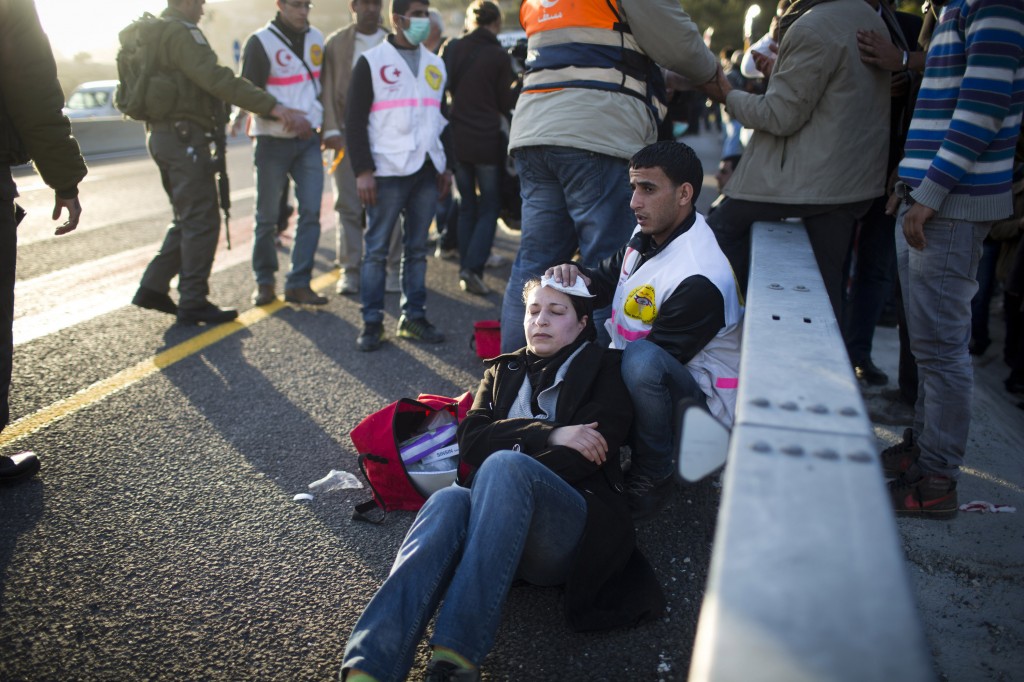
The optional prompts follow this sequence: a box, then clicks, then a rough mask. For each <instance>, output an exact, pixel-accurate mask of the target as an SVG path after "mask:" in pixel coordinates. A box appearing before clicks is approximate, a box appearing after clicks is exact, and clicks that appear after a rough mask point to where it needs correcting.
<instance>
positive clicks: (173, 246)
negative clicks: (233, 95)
mask: <svg viewBox="0 0 1024 682" xmlns="http://www.w3.org/2000/svg"><path fill="white" fill-rule="evenodd" d="M146 147H147V148H148V149H149V155H150V156H151V157H152V158H153V161H155V162H156V167H157V170H159V171H160V183H161V184H162V185H163V188H164V192H165V193H166V194H167V201H168V202H170V204H171V222H170V223H169V224H168V225H167V232H166V233H165V234H164V240H163V242H162V243H161V244H160V249H159V250H158V251H157V253H156V255H155V256H154V257H153V259H152V260H151V261H150V262H149V264H148V265H147V266H146V269H145V270H144V271H143V273H142V278H141V280H139V286H140V287H142V288H143V289H148V290H150V291H154V292H157V293H159V294H166V293H167V291H168V290H169V289H170V287H171V280H172V279H174V278H175V277H176V276H177V275H178V273H179V272H181V228H182V224H181V217H180V216H179V215H178V209H177V207H176V206H175V203H174V187H173V186H172V184H171V174H170V167H169V164H168V162H166V161H164V160H163V159H170V158H174V157H176V156H177V155H178V152H177V151H176V150H177V148H178V147H180V143H179V142H178V141H177V139H176V137H175V135H174V133H170V132H150V133H149V134H148V135H147V136H146ZM178 175H179V174H175V176H176V177H177V176H178Z"/></svg>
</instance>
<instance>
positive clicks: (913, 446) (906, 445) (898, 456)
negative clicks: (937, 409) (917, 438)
mask: <svg viewBox="0 0 1024 682" xmlns="http://www.w3.org/2000/svg"><path fill="white" fill-rule="evenodd" d="M920 456H921V449H920V448H918V447H917V443H915V442H914V431H913V429H905V430H904V431H903V440H902V441H900V442H899V443H896V445H890V446H889V447H887V448H886V449H885V450H882V454H881V455H880V456H879V459H881V461H882V471H883V472H884V473H885V477H886V478H896V477H897V476H899V475H901V474H904V473H906V471H907V470H908V469H909V468H910V465H912V464H913V463H914V462H916V461H917V458H918V457H920Z"/></svg>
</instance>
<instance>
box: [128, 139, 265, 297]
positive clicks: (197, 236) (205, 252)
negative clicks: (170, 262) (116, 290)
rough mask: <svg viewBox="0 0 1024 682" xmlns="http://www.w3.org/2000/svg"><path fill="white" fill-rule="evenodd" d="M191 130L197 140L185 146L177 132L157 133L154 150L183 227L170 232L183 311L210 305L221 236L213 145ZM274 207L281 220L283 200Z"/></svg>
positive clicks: (178, 219) (144, 284) (176, 219)
mask: <svg viewBox="0 0 1024 682" xmlns="http://www.w3.org/2000/svg"><path fill="white" fill-rule="evenodd" d="M190 129H191V133H190V134H191V138H190V140H189V141H188V143H185V144H183V143H181V142H180V141H177V140H176V139H174V137H175V136H174V134H173V133H160V134H159V135H160V137H159V138H158V137H157V133H154V134H153V135H152V137H151V141H152V142H153V144H154V150H156V151H157V153H158V161H157V162H158V164H159V165H160V166H161V170H164V171H166V173H167V178H168V185H169V186H170V188H171V205H172V206H173V208H174V216H175V222H176V223H177V225H178V227H179V228H180V234H179V235H176V236H175V237H174V238H172V237H171V235H170V231H168V233H169V234H168V239H169V240H170V241H172V242H173V241H175V240H180V241H179V244H180V247H181V248H180V252H181V255H180V263H181V268H180V273H179V275H178V292H179V294H180V298H179V303H178V305H179V308H183V309H189V308H192V309H195V308H201V307H203V306H205V305H207V296H208V294H209V292H210V288H209V279H210V271H211V270H212V269H213V257H214V254H215V253H216V251H217V239H218V237H219V236H220V212H219V210H218V204H217V183H216V179H215V177H214V172H213V166H212V164H211V163H210V147H209V141H208V140H207V139H206V134H205V133H204V132H203V131H202V130H200V129H199V127H198V126H195V125H192V126H190ZM189 147H191V149H192V152H191V153H189V151H188V149H189ZM273 204H274V207H275V208H274V213H275V215H276V206H277V196H275V197H274V200H273ZM274 222H276V219H275V220H274ZM272 225H273V223H272ZM165 245H166V240H165ZM162 253H163V248H162V249H161V254H162ZM161 254H158V256H157V258H160V255H161ZM155 260H156V259H154V261H155ZM151 265H152V264H151ZM148 275H149V269H148V268H147V273H146V275H143V281H142V285H143V286H146V287H147V288H153V287H150V286H149V285H148V284H147V281H148V280H147V276H148ZM163 275H166V270H165V271H164V272H163V273H161V276H163ZM156 290H157V291H160V289H156Z"/></svg>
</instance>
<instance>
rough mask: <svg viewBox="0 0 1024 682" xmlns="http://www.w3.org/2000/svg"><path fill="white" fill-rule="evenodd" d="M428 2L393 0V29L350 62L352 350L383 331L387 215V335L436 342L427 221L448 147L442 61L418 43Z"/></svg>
mask: <svg viewBox="0 0 1024 682" xmlns="http://www.w3.org/2000/svg"><path fill="white" fill-rule="evenodd" d="M429 9H430V5H429V3H427V2H424V1H421V0H393V1H392V3H391V25H392V26H393V27H394V31H395V32H394V33H393V34H392V35H389V36H388V37H387V40H386V41H385V42H383V43H381V44H380V45H378V46H377V47H375V48H373V49H370V50H367V51H366V52H364V53H363V55H362V56H361V57H360V58H359V61H358V62H357V63H356V66H355V70H354V71H353V73H352V82H351V85H350V87H349V95H348V101H349V104H348V109H347V111H346V113H345V128H346V130H347V131H348V148H349V154H350V155H351V157H352V169H353V171H354V172H355V174H356V188H357V191H358V194H359V200H360V201H361V202H362V204H363V205H364V206H365V207H366V221H367V227H366V234H365V237H364V243H365V254H364V256H363V264H362V267H361V270H360V283H359V294H360V303H361V304H362V316H363V331H362V333H361V334H360V335H359V339H358V342H357V345H358V347H359V350H361V351H375V350H377V349H378V348H380V344H381V340H382V339H383V337H384V280H385V273H384V263H385V260H386V258H387V250H388V242H389V239H390V237H391V231H392V229H394V225H395V220H396V219H397V218H398V216H399V215H400V214H401V215H403V216H404V224H403V252H402V301H401V307H402V316H401V318H400V319H399V321H398V330H397V335H398V336H400V337H403V338H407V339H413V340H416V341H422V342H425V343H441V342H442V341H444V334H442V333H441V332H439V331H438V330H437V329H436V328H435V327H434V325H432V324H431V323H430V322H428V321H427V316H426V299H427V287H426V274H427V231H428V230H429V228H430V223H431V221H432V220H433V218H434V212H435V210H436V208H437V199H438V197H443V196H445V195H446V194H447V193H448V191H449V189H450V188H451V182H452V172H451V170H450V169H449V168H448V167H447V160H448V159H449V158H450V156H451V155H450V154H448V153H447V150H446V149H445V147H446V142H445V141H442V132H443V131H444V130H445V128H446V127H447V125H448V122H447V121H446V120H445V118H444V116H443V115H442V113H441V103H442V99H443V93H444V88H445V82H446V80H447V73H446V72H445V68H444V62H442V61H441V59H440V58H439V57H437V56H436V55H435V54H434V53H432V52H431V51H430V50H428V49H426V47H424V46H423V45H422V43H423V41H424V39H425V38H426V37H427V36H428V35H429V33H430V19H429Z"/></svg>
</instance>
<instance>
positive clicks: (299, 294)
mask: <svg viewBox="0 0 1024 682" xmlns="http://www.w3.org/2000/svg"><path fill="white" fill-rule="evenodd" d="M284 300H285V301H286V302H288V303H297V304H299V305H327V297H326V296H321V295H320V294H318V293H316V292H315V291H313V290H312V289H310V288H309V286H304V287H302V288H300V289H285V290H284Z"/></svg>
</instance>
